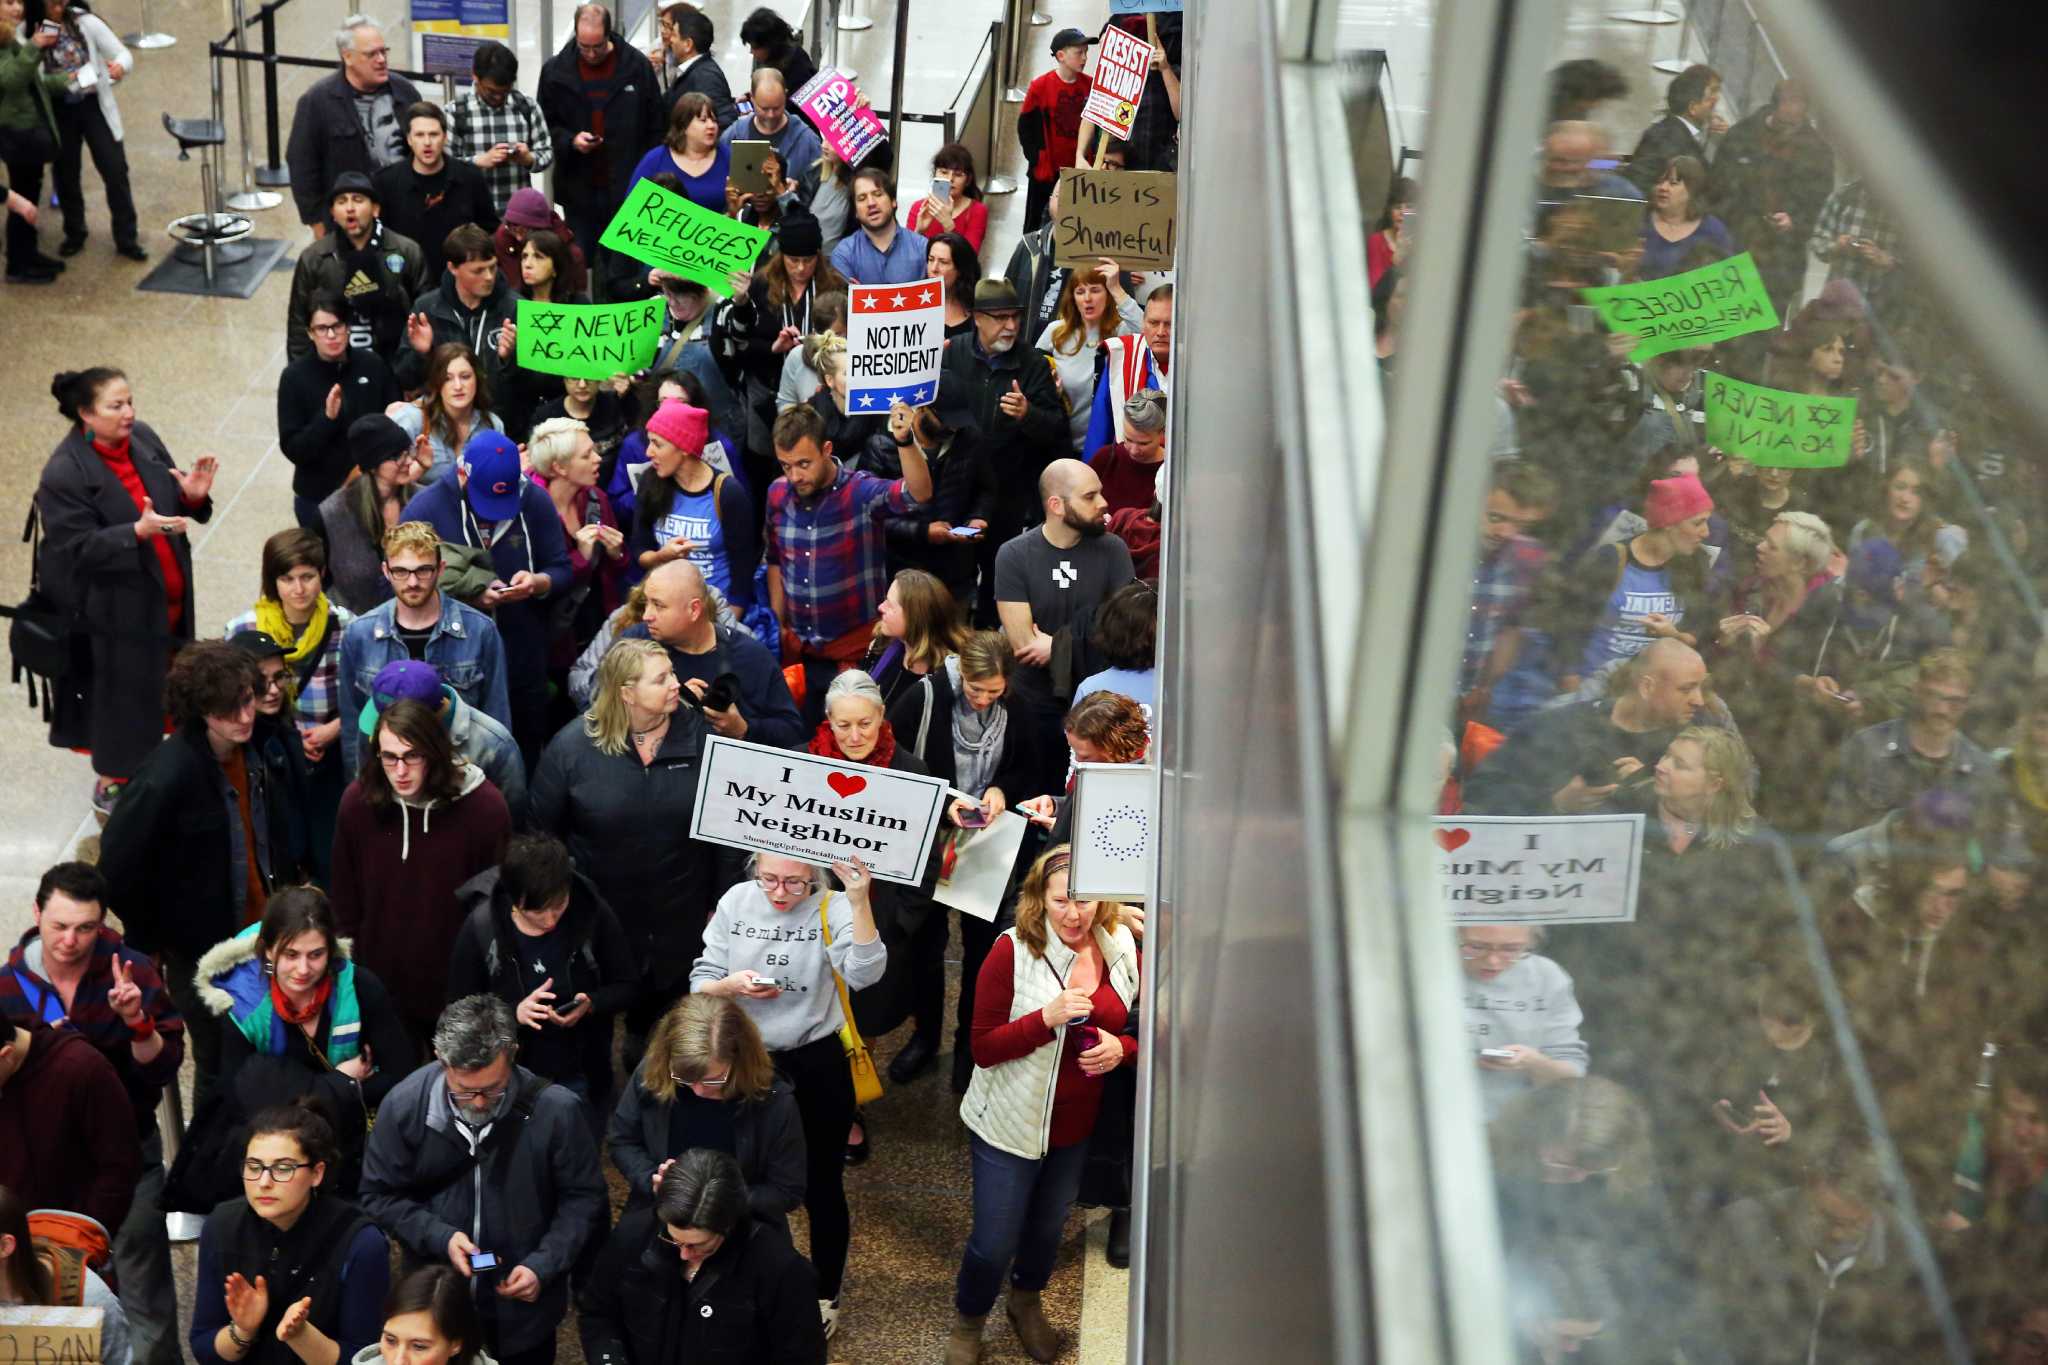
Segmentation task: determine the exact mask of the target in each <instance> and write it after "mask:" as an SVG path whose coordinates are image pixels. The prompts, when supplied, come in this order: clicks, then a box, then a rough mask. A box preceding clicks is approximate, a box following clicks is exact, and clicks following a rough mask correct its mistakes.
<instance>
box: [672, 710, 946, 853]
mask: <svg viewBox="0 0 2048 1365" xmlns="http://www.w3.org/2000/svg"><path fill="white" fill-rule="evenodd" d="M947 790H948V789H947V787H946V784H945V783H944V782H943V781H941V780H940V779H938V778H936V777H918V776H916V775H915V774H912V773H900V772H892V771H890V770H889V769H887V768H873V767H869V766H868V765H867V764H865V763H843V762H834V761H833V760H831V759H828V758H821V757H819V756H818V755H816V754H804V753H796V752H793V751H791V750H789V749H773V748H770V747H768V746H767V745H765V744H749V743H747V742H746V741H745V740H743V739H727V738H725V737H724V736H722V735H713V736H710V737H709V738H708V739H707V740H706V741H705V744H704V767H703V771H702V774H701V775H700V776H699V778H698V780H697V806H696V809H695V810H693V811H692V812H691V813H690V837H691V838H693V839H705V840H709V841H710V842H711V843H714V844H724V845H726V846H727V847H730V848H745V849H752V850H753V851H754V852H756V853H779V854H782V855H783V856H784V857H788V858H798V859H801V860H802V861H804V862H807V863H817V864H819V865H820V866H825V865H828V864H831V863H836V862H845V861H847V860H849V859H851V858H854V857H858V858H860V860H861V861H862V862H864V863H866V864H867V865H868V867H869V869H870V870H872V871H873V872H874V874H875V875H876V876H877V877H880V878H882V879H883V880H884V881H891V882H903V883H906V884H909V885H915V884H916V883H917V882H918V880H919V879H920V878H921V877H923V875H924V871H925V866H926V859H927V858H928V857H929V856H930V854H931V847H932V839H933V837H934V836H935V835H936V834H937V833H938V829H939V816H940V815H941V814H942V813H943V812H944V810H945V808H946V799H947Z"/></svg>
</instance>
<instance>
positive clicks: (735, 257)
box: [597, 180, 768, 295]
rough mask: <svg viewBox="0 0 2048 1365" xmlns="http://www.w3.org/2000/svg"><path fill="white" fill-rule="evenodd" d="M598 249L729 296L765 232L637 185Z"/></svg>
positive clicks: (754, 257)
mask: <svg viewBox="0 0 2048 1365" xmlns="http://www.w3.org/2000/svg"><path fill="white" fill-rule="evenodd" d="M597 242H598V245H599V246H608V247H610V248H611V249H612V250H614V251H617V252H621V253H623V254H625V255H627V256H631V257H632V258H633V259H634V260H636V261H640V262H643V263H644V264H647V265H651V266H653V267H655V268H656V269H657V270H666V271H668V272H670V273H671V274H675V275H681V276H682V277H683V278H685V279H690V280H695V281H696V282H697V283H698V284H701V285H703V286H705V287H706V288H708V289H710V290H712V291H713V292H714V293H718V294H726V295H730V294H731V293H732V283H731V281H730V279H729V278H728V277H729V276H730V275H731V274H732V272H733V271H735V270H752V269H753V268H754V262H755V261H757V260H759V259H760V257H761V252H762V250H763V249H764V248H766V247H767V245H768V230H767V229H766V228H758V227H751V226H749V225H747V224H745V223H741V222H736V221H735V220H733V219H731V218H728V217H726V216H725V215H724V214H722V213H713V212H712V211H711V210H710V209H707V208H701V207H699V206H698V205H696V204H693V203H691V202H690V201H689V200H687V199H685V198H683V196H681V195H680V194H671V193H670V192H669V191H667V190H665V189H663V188H662V187H661V186H659V185H657V184H655V183H654V182H653V181H652V180H642V181H640V182H638V183H637V184H635V185H634V186H633V188H632V189H631V190H629V191H628V192H627V194H626V202H625V203H623V204H621V205H619V211H618V212H617V213H615V214H613V215H612V220H611V222H610V223H608V224H606V225H605V230H604V234H603V235H602V236H600V237H599V238H598V239H597Z"/></svg>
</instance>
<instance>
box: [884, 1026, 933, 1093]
mask: <svg viewBox="0 0 2048 1365" xmlns="http://www.w3.org/2000/svg"><path fill="white" fill-rule="evenodd" d="M938 1059H939V1045H938V1044H937V1043H935V1042H933V1041H932V1040H931V1039H930V1038H928V1037H926V1036H925V1035H924V1034H922V1033H913V1034H911V1035H910V1041H909V1042H907V1043H905V1044H904V1045H903V1051H901V1052H899V1053H897V1054H896V1059H895V1060H894V1061H892V1062H890V1063H889V1079H890V1080H892V1081H894V1082H895V1083H896V1084H898V1085H909V1084H910V1083H911V1082H912V1081H914V1080H916V1079H917V1078H918V1077H919V1076H922V1075H924V1073H925V1072H927V1071H929V1070H931V1068H932V1063H933V1062H935V1061H937V1060H938Z"/></svg>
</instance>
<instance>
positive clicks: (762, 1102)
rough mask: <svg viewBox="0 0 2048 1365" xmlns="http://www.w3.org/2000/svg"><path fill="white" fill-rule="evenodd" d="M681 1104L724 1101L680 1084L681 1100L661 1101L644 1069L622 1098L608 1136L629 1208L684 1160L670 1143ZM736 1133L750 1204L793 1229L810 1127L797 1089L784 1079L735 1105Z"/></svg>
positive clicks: (651, 1193) (800, 1200)
mask: <svg viewBox="0 0 2048 1365" xmlns="http://www.w3.org/2000/svg"><path fill="white" fill-rule="evenodd" d="M607 1036H609V1035H607ZM678 1101H680V1102H685V1103H688V1102H695V1103H699V1104H718V1103H722V1101H718V1100H698V1099H697V1098H696V1097H695V1096H694V1095H692V1094H690V1093H689V1091H688V1090H686V1089H682V1088H680V1087H679V1088H678V1094H677V1100H676V1101H670V1100H658V1099H656V1098H655V1097H654V1094H653V1092H651V1091H650V1090H648V1088H647V1086H646V1085H645V1084H644V1083H643V1082H642V1080H641V1078H640V1075H639V1074H638V1073H637V1072H636V1073H635V1074H634V1076H633V1082H632V1084H630V1085H628V1086H627V1087H626V1090H625V1093H624V1094H622V1095H620V1096H619V1107H618V1108H617V1109H616V1110H614V1111H613V1112H612V1118H611V1126H610V1127H609V1129H607V1131H606V1133H605V1138H606V1140H607V1141H608V1142H609V1143H610V1151H611V1156H612V1164H613V1165H614V1166H617V1167H618V1168H619V1174H620V1175H622V1176H624V1177H625V1178H626V1202H627V1206H628V1207H638V1206H640V1205H644V1204H647V1203H649V1202H651V1201H652V1200H653V1198H654V1173H655V1171H657V1170H658V1169H660V1167H661V1163H662V1162H664V1161H666V1160H668V1159H669V1158H670V1157H672V1156H680V1155H682V1153H680V1152H676V1151H672V1150H670V1144H669V1120H670V1118H671V1116H672V1115H673V1113H674V1111H675V1105H676V1102H678ZM732 1129H733V1132H732V1136H733V1156H734V1157H735V1158H736V1159H737V1160H738V1161H739V1163H740V1173H741V1174H742V1175H744V1176H746V1178H747V1204H748V1206H749V1207H750V1208H752V1209H753V1211H754V1216H755V1217H756V1218H763V1219H766V1220H767V1221H768V1222H770V1223H773V1224H775V1225H776V1226H777V1227H778V1228H781V1229H782V1230H784V1231H785V1232H786V1231H788V1229H789V1211H790V1210H791V1209H793V1208H795V1207H796V1206H797V1205H798V1204H801V1203H803V1202H804V1128H803V1120H802V1118H801V1117H800V1116H799V1115H798V1113H797V1109H796V1088H795V1087H794V1086H792V1085H790V1083H789V1082H788V1081H787V1080H785V1079H783V1078H782V1076H780V1075H777V1076H776V1077H775V1083H774V1085H772V1086H770V1087H769V1090H768V1093H767V1094H766V1095H765V1096H763V1097H762V1098H760V1099H758V1100H747V1101H736V1102H734V1103H733V1110H732Z"/></svg>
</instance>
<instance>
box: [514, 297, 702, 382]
mask: <svg viewBox="0 0 2048 1365" xmlns="http://www.w3.org/2000/svg"><path fill="white" fill-rule="evenodd" d="M667 316H668V305H667V304H665V303H663V302H662V301H661V300H660V299H642V300H640V301H639V302H637V303H538V302H536V301H534V300H533V299H521V300H519V316H518V319H517V323H518V337H517V340H516V342H515V344H516V345H517V347H518V350H517V352H516V356H517V359H518V364H519V368H520V369H522V370H536V371H538V372H540V373H541V374H559V375H565V376H567V377H568V378H570V379H610V378H611V377H612V376H613V375H615V374H637V373H638V372H639V371H641V370H644V369H646V368H647V367H648V366H649V365H652V364H653V363H654V357H655V354H656V353H657V352H658V351H659V350H660V349H661V324H662V320H663V319H664V318H666V317H667Z"/></svg>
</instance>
